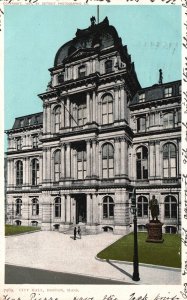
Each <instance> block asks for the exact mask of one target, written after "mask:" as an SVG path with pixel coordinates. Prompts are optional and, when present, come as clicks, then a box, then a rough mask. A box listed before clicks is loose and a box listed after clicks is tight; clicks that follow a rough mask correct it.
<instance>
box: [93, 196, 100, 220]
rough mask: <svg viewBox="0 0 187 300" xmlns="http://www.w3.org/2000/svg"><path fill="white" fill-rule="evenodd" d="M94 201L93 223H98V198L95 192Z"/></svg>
mask: <svg viewBox="0 0 187 300" xmlns="http://www.w3.org/2000/svg"><path fill="white" fill-rule="evenodd" d="M92 203H93V219H92V223H93V224H97V223H98V222H99V220H98V199H97V195H96V194H93V195H92Z"/></svg>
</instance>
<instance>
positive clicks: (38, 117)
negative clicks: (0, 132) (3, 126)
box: [12, 112, 43, 129]
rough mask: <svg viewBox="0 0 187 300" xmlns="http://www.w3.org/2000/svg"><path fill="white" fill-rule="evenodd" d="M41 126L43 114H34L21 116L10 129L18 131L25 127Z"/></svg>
mask: <svg viewBox="0 0 187 300" xmlns="http://www.w3.org/2000/svg"><path fill="white" fill-rule="evenodd" d="M42 124H43V113H42V112H40V113H35V114H32V115H27V116H22V117H19V118H16V119H15V122H14V125H13V127H12V129H18V128H19V129H20V128H22V127H23V128H24V127H27V126H36V125H42Z"/></svg>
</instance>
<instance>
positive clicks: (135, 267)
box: [131, 188, 140, 281]
mask: <svg viewBox="0 0 187 300" xmlns="http://www.w3.org/2000/svg"><path fill="white" fill-rule="evenodd" d="M131 213H132V214H133V215H134V218H133V223H134V256H133V275H132V280H134V281H139V280H140V277H139V261H138V236H137V208H136V190H135V188H134V189H133V193H132V196H131Z"/></svg>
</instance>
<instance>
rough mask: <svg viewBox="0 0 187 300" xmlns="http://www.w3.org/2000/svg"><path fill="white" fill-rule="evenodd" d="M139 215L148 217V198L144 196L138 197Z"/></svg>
mask: <svg viewBox="0 0 187 300" xmlns="http://www.w3.org/2000/svg"><path fill="white" fill-rule="evenodd" d="M138 217H142V218H143V217H148V200H147V198H146V197H144V196H140V197H138Z"/></svg>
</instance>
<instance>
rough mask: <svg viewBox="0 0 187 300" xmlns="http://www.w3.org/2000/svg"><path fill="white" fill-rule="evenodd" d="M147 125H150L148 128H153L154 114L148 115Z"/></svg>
mask: <svg viewBox="0 0 187 300" xmlns="http://www.w3.org/2000/svg"><path fill="white" fill-rule="evenodd" d="M149 124H150V126H154V125H155V114H150V116H149Z"/></svg>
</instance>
